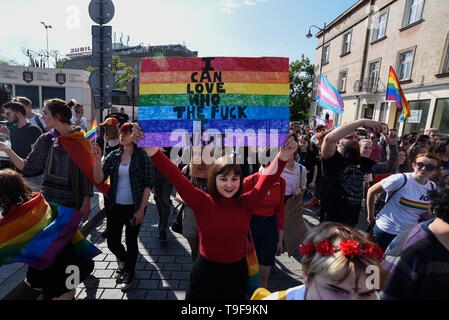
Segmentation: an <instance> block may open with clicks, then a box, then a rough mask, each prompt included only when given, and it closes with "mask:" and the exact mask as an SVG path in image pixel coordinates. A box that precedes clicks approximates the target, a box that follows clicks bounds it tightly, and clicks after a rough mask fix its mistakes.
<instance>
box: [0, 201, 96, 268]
mask: <svg viewBox="0 0 449 320" xmlns="http://www.w3.org/2000/svg"><path fill="white" fill-rule="evenodd" d="M80 221H81V214H80V212H79V211H76V210H74V209H71V208H67V207H64V206H59V205H57V204H54V203H48V202H47V201H45V199H44V197H43V196H42V195H41V194H33V198H32V199H31V200H29V201H28V202H26V203H24V204H22V205H20V206H19V207H16V206H12V207H11V210H10V212H9V213H8V215H6V217H5V218H3V219H2V220H0V266H1V265H4V264H9V263H15V262H21V263H25V264H28V265H30V266H32V267H33V268H36V269H38V270H44V269H46V268H48V266H49V265H50V264H51V263H52V262H53V261H54V259H55V258H56V256H57V255H58V254H59V253H60V252H61V251H62V249H63V248H64V247H65V246H66V245H67V243H68V242H69V241H71V242H72V243H73V244H74V245H75V248H76V250H77V252H78V253H79V254H80V255H81V256H82V257H84V258H86V259H92V258H93V257H95V256H97V255H99V254H100V253H101V251H100V250H99V249H97V248H96V247H95V246H94V245H93V244H92V243H90V242H89V241H88V240H87V239H85V238H84V237H83V235H82V234H81V232H80V231H79V230H78V225H79V223H80Z"/></svg>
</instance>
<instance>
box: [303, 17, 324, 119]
mask: <svg viewBox="0 0 449 320" xmlns="http://www.w3.org/2000/svg"><path fill="white" fill-rule="evenodd" d="M312 27H315V28H317V29H318V30H320V31H321V32H323V45H322V47H321V59H320V76H321V71H322V69H323V53H324V44H325V42H324V40H325V39H324V34H325V31H326V22H325V23H324V27H323V28H322V29H321V28H320V27H317V26H315V25H311V26H310V27H309V33H308V34H307V35H306V38H307V39H310V38H312V37H313V35H312V33H311V32H310V30H311V29H312ZM319 81H320V80H319V78H318V83H319ZM317 93H318V87H317ZM317 114H318V100H317V99H316V96H315V116H316V115H317Z"/></svg>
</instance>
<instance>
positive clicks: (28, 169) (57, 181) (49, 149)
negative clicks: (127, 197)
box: [0, 98, 109, 221]
mask: <svg viewBox="0 0 449 320" xmlns="http://www.w3.org/2000/svg"><path fill="white" fill-rule="evenodd" d="M44 103H45V105H44V109H43V113H44V121H45V123H46V125H47V128H48V129H51V130H50V131H49V132H47V133H44V134H42V135H41V136H40V137H39V138H38V139H37V140H36V143H35V144H34V146H33V150H32V151H31V152H30V154H29V155H28V156H27V158H26V159H22V158H20V157H19V156H17V154H16V153H15V152H14V151H12V150H11V148H9V147H8V146H7V145H6V144H4V143H0V151H4V152H6V154H7V155H8V156H9V158H10V159H11V161H12V162H13V163H14V165H15V166H16V167H17V168H18V169H19V170H21V171H22V173H23V174H24V175H38V174H42V173H43V174H44V176H43V182H42V185H41V191H42V194H43V196H44V197H45V199H46V200H47V201H51V202H55V203H57V204H59V205H63V206H66V207H69V208H73V209H76V210H78V211H80V212H81V214H82V216H83V219H84V221H86V220H87V218H88V217H89V214H90V197H91V196H93V188H92V184H94V185H95V186H96V187H97V188H98V190H100V191H101V192H102V193H103V194H107V192H108V189H109V186H108V185H107V184H104V183H103V184H96V183H95V181H94V179H93V165H94V158H93V157H92V154H91V144H90V142H89V141H88V140H87V139H86V138H85V137H84V131H82V130H81V128H79V127H77V128H75V129H74V128H73V127H72V122H71V121H70V119H71V117H72V112H71V110H70V107H69V106H68V104H67V103H66V102H65V101H64V100H61V99H56V98H55V99H50V100H46V101H45V102H44Z"/></svg>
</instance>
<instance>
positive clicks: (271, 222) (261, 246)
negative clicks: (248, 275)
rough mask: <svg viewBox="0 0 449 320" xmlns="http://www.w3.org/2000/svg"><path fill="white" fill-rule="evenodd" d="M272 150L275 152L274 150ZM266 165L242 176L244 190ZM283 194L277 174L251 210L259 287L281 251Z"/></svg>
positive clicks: (265, 282) (265, 149) (250, 187)
mask: <svg viewBox="0 0 449 320" xmlns="http://www.w3.org/2000/svg"><path fill="white" fill-rule="evenodd" d="M276 149H277V148H276ZM273 150H275V149H274V148H273ZM267 151H268V152H270V153H271V152H272V150H271V149H270V148H268V147H267V148H264V149H263V151H262V152H264V153H265V154H266V153H267ZM274 152H277V150H276V151H274ZM269 156H270V155H268V157H269ZM268 165H269V163H267V164H265V165H263V166H262V167H260V170H259V172H257V173H255V174H253V175H251V176H248V177H246V178H245V180H244V181H243V192H244V193H245V192H249V191H251V189H252V188H253V187H254V186H255V185H256V184H257V181H258V180H259V178H260V176H261V175H262V174H263V172H264V171H265V170H266V168H267V167H268ZM284 198H285V179H284V178H283V177H279V178H278V179H277V180H276V181H275V182H274V184H273V185H272V186H271V188H270V189H269V190H268V194H267V195H266V196H265V199H263V201H262V204H261V205H260V207H259V208H255V209H254V210H253V211H251V214H252V217H251V221H250V227H251V235H252V238H253V242H254V247H255V248H256V253H257V260H258V261H259V270H260V287H262V288H267V285H268V277H269V275H270V270H271V267H272V266H274V263H275V256H279V255H281V254H282V250H283V239H284V216H285V212H284V211H285V207H284Z"/></svg>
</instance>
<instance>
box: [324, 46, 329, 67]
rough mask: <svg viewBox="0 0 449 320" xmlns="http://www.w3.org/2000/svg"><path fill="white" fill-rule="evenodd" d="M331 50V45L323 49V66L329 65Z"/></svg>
mask: <svg viewBox="0 0 449 320" xmlns="http://www.w3.org/2000/svg"><path fill="white" fill-rule="evenodd" d="M329 50H330V46H329V45H327V46H325V47H324V49H323V64H327V63H329Z"/></svg>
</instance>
